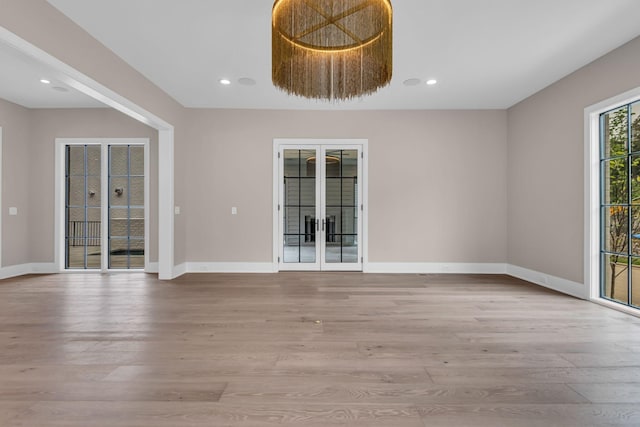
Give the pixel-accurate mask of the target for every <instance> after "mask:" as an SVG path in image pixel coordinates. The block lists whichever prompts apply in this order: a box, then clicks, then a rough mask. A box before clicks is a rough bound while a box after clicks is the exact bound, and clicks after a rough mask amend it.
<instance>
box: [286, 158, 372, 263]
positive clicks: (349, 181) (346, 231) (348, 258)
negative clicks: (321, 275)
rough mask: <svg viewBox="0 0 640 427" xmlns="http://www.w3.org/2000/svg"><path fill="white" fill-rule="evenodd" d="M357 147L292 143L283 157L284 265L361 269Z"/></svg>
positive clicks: (359, 164)
mask: <svg viewBox="0 0 640 427" xmlns="http://www.w3.org/2000/svg"><path fill="white" fill-rule="evenodd" d="M361 150H362V149H361V147H358V146H343V147H334V146H289V147H287V148H284V149H282V150H280V151H279V156H280V167H279V170H280V190H279V191H280V197H279V200H280V202H281V203H280V210H279V215H280V216H279V218H280V269H282V270H320V269H321V270H361V269H362V250H361V247H360V241H361V239H360V238H359V236H360V235H361V230H362V229H361V220H360V218H359V213H360V212H361V209H362V201H361V194H362V192H361V188H360V186H361V182H360V180H359V176H360V175H361V162H360V153H361Z"/></svg>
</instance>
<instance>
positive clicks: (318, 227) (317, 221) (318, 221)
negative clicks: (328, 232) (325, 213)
mask: <svg viewBox="0 0 640 427" xmlns="http://www.w3.org/2000/svg"><path fill="white" fill-rule="evenodd" d="M316 231H320V220H319V219H316Z"/></svg>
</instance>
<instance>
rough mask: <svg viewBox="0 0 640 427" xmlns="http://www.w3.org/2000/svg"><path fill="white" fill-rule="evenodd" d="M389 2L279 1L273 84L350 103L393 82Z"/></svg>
mask: <svg viewBox="0 0 640 427" xmlns="http://www.w3.org/2000/svg"><path fill="white" fill-rule="evenodd" d="M392 15H393V11H392V8H391V1H390V0H276V1H275V3H274V5H273V12H272V79H273V84H274V85H275V86H276V87H279V88H280V89H282V90H284V91H285V92H287V93H289V94H292V95H298V96H302V97H305V98H312V99H324V100H346V99H351V98H354V97H360V96H363V95H368V94H371V93H373V92H375V91H377V90H378V89H380V88H381V87H384V86H386V85H387V84H389V82H390V81H391V69H392V38H391V28H392Z"/></svg>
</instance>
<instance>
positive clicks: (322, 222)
mask: <svg viewBox="0 0 640 427" xmlns="http://www.w3.org/2000/svg"><path fill="white" fill-rule="evenodd" d="M322 231H324V218H322Z"/></svg>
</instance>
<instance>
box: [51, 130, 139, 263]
mask: <svg viewBox="0 0 640 427" xmlns="http://www.w3.org/2000/svg"><path fill="white" fill-rule="evenodd" d="M147 146H148V140H147V139H124V138H115V139H104V140H102V139H58V140H57V142H56V169H57V172H56V176H57V185H56V187H57V194H58V195H57V197H56V206H57V207H56V212H57V217H58V219H57V221H56V223H57V230H58V231H57V233H56V234H57V236H58V251H57V252H58V254H59V255H56V258H57V259H58V263H59V265H60V269H61V270H67V271H69V270H98V271H107V270H121V269H126V270H131V269H144V268H145V267H146V265H147V258H148V234H149V228H148V227H149V225H148V222H149V221H148V211H147V206H148V193H149V187H148V185H149V181H148V163H149V159H148V149H147Z"/></svg>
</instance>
